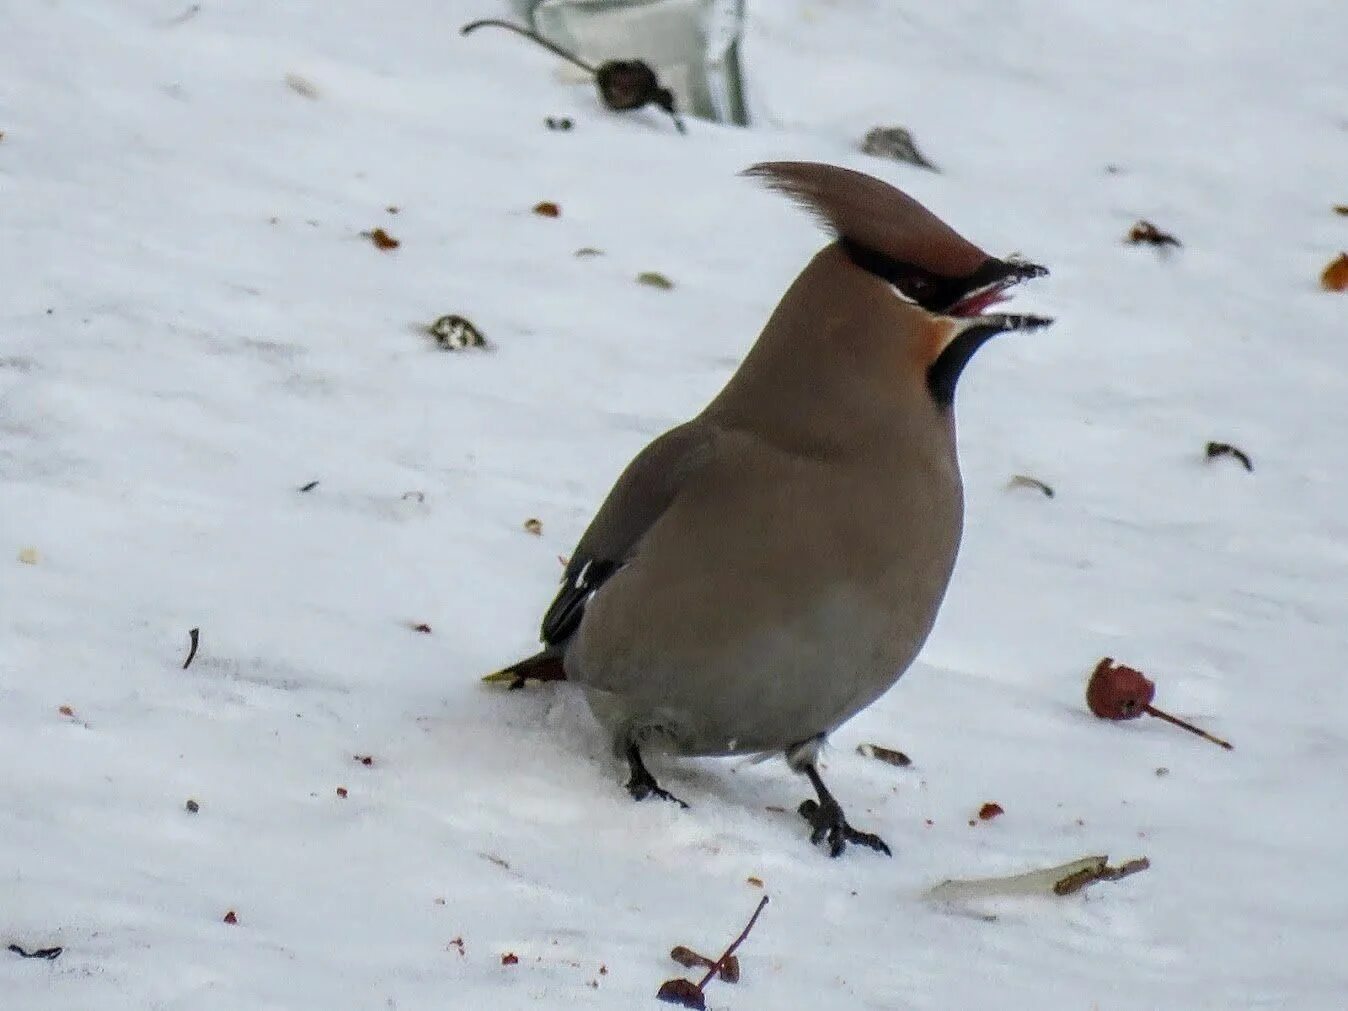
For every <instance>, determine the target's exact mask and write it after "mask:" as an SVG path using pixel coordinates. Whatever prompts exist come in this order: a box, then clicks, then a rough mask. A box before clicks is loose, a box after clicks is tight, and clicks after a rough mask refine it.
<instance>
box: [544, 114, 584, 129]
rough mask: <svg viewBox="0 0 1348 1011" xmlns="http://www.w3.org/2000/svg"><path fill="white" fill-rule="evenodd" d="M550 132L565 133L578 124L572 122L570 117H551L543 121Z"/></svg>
mask: <svg viewBox="0 0 1348 1011" xmlns="http://www.w3.org/2000/svg"><path fill="white" fill-rule="evenodd" d="M543 122H544V123H545V124H546V125H547V128H548V129H549V130H561V131H563V132H565V131H567V130H570V129H571V128H572V127H573V126H575V125H576V124H575V123H573V122H571V117H570V116H557V117H554V116H549V117H548V118H547V119H545V120H543Z"/></svg>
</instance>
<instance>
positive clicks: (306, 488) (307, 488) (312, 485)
mask: <svg viewBox="0 0 1348 1011" xmlns="http://www.w3.org/2000/svg"><path fill="white" fill-rule="evenodd" d="M317 487H318V482H317V481H310V482H309V483H308V484H302V485H300V488H299V490H300V491H313V490H314V489H315V488H317Z"/></svg>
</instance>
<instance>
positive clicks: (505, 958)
mask: <svg viewBox="0 0 1348 1011" xmlns="http://www.w3.org/2000/svg"><path fill="white" fill-rule="evenodd" d="M501 964H502V965H519V964H520V957H519V956H518V955H516V954H515V953H514V952H513V951H507V952H506V953H505V954H504V955H502V956H501Z"/></svg>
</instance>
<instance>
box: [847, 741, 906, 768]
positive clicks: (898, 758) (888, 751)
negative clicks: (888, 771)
mask: <svg viewBox="0 0 1348 1011" xmlns="http://www.w3.org/2000/svg"><path fill="white" fill-rule="evenodd" d="M857 754H858V755H861V756H862V757H863V758H874V759H875V760H876V761H880V762H884V763H885V764H886V765H895V766H898V767H899V768H901V769H902V768H905V767H907V766H909V765H912V764H913V760H912V759H911V758H909V757H908V756H907V755H905V754H904V753H903V752H902V751H895V750H894V749H893V748H883V747H881V746H880V745H878V744H858V745H857Z"/></svg>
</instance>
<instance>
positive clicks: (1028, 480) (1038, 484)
mask: <svg viewBox="0 0 1348 1011" xmlns="http://www.w3.org/2000/svg"><path fill="white" fill-rule="evenodd" d="M1006 486H1007V487H1008V488H1034V489H1036V490H1038V491H1041V492H1043V493H1044V497H1045V498H1052V497H1053V489H1052V488H1051V487H1049V486H1048V485H1047V484H1045V483H1044V482H1043V481H1041V480H1039V478H1037V477H1030V476H1029V475H1028V474H1016V475H1014V476H1012V478H1011V480H1010V481H1008V482H1007V483H1006Z"/></svg>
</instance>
